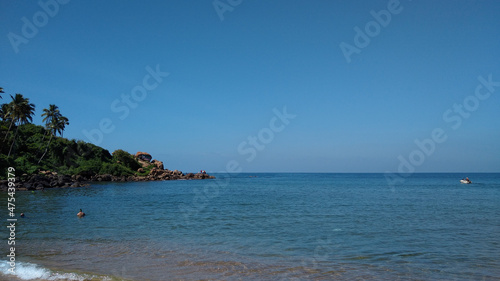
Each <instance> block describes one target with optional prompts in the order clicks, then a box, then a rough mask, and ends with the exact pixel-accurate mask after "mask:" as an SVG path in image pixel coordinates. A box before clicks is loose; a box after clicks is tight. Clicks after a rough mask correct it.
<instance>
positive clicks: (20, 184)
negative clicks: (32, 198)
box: [0, 171, 88, 190]
mask: <svg viewBox="0 0 500 281" xmlns="http://www.w3.org/2000/svg"><path fill="white" fill-rule="evenodd" d="M15 183H16V189H17V190H42V189H45V188H66V187H81V186H86V185H88V183H86V182H85V181H83V179H81V178H80V179H77V177H76V176H68V175H59V174H57V173H56V172H51V171H41V172H39V173H38V174H37V175H30V176H29V175H23V176H21V177H17V178H16V180H15ZM7 187H8V181H6V180H4V181H0V189H1V190H7Z"/></svg>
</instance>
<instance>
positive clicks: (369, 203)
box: [0, 173, 500, 280]
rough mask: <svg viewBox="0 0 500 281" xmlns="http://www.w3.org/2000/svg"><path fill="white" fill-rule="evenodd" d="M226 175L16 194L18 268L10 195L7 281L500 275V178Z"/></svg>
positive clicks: (2, 268)
mask: <svg viewBox="0 0 500 281" xmlns="http://www.w3.org/2000/svg"><path fill="white" fill-rule="evenodd" d="M216 176H217V179H215V180H198V181H195V180H192V181H163V182H132V183H106V184H93V185H91V186H89V187H84V188H68V189H47V190H45V191H36V192H26V191H24V192H21V191H18V192H17V193H16V195H15V196H16V202H15V203H16V210H15V211H16V215H17V218H18V221H17V223H16V230H15V239H16V240H15V241H16V244H15V248H16V252H15V254H16V261H15V262H16V269H15V274H10V273H9V271H8V269H9V268H10V265H9V264H8V263H7V259H8V258H7V257H6V256H7V255H8V254H9V248H10V246H8V245H7V241H8V237H9V235H10V233H9V231H8V229H7V228H6V227H5V226H7V225H8V222H7V219H8V210H7V194H6V193H1V194H0V200H1V201H2V202H4V203H2V206H4V209H3V210H0V215H1V216H0V218H1V219H2V221H3V222H4V223H3V224H4V225H5V226H4V227H2V230H1V232H0V234H1V238H2V240H3V241H4V242H0V248H1V249H2V253H3V257H4V258H2V260H3V261H2V262H0V280H500V174H467V175H465V174H413V175H408V177H405V178H404V181H403V182H402V183H399V184H397V185H395V186H390V185H388V182H387V180H386V178H385V176H384V174H287V173H280V174H270V173H266V174H237V175H231V176H229V175H224V174H219V175H217V174H216ZM465 176H468V177H469V178H470V179H471V180H472V182H473V183H472V184H461V183H460V182H459V180H460V179H461V178H463V177H465ZM80 208H82V209H83V211H84V212H85V213H86V216H85V217H84V218H78V217H77V216H76V213H77V212H78V211H79V209H80ZM21 212H24V213H25V218H20V217H19V214H20V213H21Z"/></svg>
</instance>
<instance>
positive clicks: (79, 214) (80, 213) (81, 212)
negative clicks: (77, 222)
mask: <svg viewBox="0 0 500 281" xmlns="http://www.w3.org/2000/svg"><path fill="white" fill-rule="evenodd" d="M76 215H77V216H78V217H79V218H81V217H84V216H85V213H84V212H83V211H82V209H80V212H79V213H78V214H76Z"/></svg>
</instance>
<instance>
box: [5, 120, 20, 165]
mask: <svg viewBox="0 0 500 281" xmlns="http://www.w3.org/2000/svg"><path fill="white" fill-rule="evenodd" d="M18 130H19V126H17V128H16V133H15V134H14V140H12V144H11V145H10V149H9V155H7V157H9V156H10V153H11V152H12V148H13V147H14V144H15V143H16V137H17V131H18Z"/></svg>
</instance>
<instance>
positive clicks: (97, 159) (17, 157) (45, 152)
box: [0, 88, 150, 179]
mask: <svg viewBox="0 0 500 281" xmlns="http://www.w3.org/2000/svg"><path fill="white" fill-rule="evenodd" d="M3 93H4V92H3V89H2V88H0V94H3ZM0 98H2V101H5V100H6V98H5V95H0ZM10 98H11V99H12V100H11V101H10V102H9V103H4V104H2V105H0V179H5V178H6V175H7V174H6V173H7V168H8V167H15V169H16V174H17V175H22V174H24V173H26V174H34V173H37V172H38V171H40V170H50V171H55V172H58V173H59V174H65V175H83V176H86V177H90V176H94V175H96V174H111V175H114V176H128V175H136V174H137V175H139V174H138V173H137V172H136V171H137V170H138V169H139V168H140V167H141V165H140V164H139V163H138V162H137V160H136V159H135V157H134V156H132V155H131V154H129V153H128V152H126V151H123V150H121V149H120V150H116V151H115V152H113V154H112V155H111V154H110V153H109V151H108V150H106V149H104V148H101V147H99V146H96V145H93V144H91V143H86V142H84V141H81V140H78V141H77V140H68V139H66V138H63V137H59V136H57V135H61V136H62V134H63V132H64V129H65V127H66V126H67V125H69V120H68V118H67V117H64V116H63V115H62V114H61V112H60V110H59V108H58V107H57V106H56V105H54V104H51V105H50V106H49V108H46V109H44V110H43V114H42V117H44V118H43V122H45V124H44V125H45V126H39V125H34V124H31V122H32V120H33V116H34V113H35V105H34V104H31V103H30V102H29V99H28V98H25V97H23V95H21V94H16V95H15V96H12V95H11V96H10ZM145 170H146V171H147V172H148V173H149V170H150V169H147V168H146V169H145ZM142 174H145V175H147V173H141V175H142Z"/></svg>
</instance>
